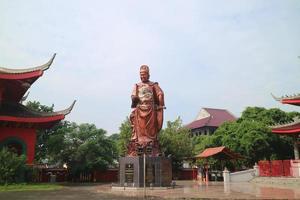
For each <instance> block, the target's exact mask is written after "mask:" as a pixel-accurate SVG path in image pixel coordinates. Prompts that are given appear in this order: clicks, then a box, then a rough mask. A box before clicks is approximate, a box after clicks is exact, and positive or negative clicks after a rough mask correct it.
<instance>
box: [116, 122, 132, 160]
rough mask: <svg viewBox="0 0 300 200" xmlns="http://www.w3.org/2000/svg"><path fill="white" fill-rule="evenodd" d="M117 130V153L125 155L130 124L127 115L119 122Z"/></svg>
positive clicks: (129, 135) (129, 136)
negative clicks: (118, 132) (118, 131)
mask: <svg viewBox="0 0 300 200" xmlns="http://www.w3.org/2000/svg"><path fill="white" fill-rule="evenodd" d="M119 130H120V134H119V139H118V141H117V148H118V153H119V156H125V155H126V153H127V146H128V143H129V141H130V138H131V124H130V121H129V118H128V117H127V118H126V120H125V121H124V122H123V123H122V124H121V126H120V127H119Z"/></svg>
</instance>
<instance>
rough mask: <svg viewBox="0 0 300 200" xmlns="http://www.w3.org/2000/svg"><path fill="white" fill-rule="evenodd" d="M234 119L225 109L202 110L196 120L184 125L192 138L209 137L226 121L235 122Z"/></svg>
mask: <svg viewBox="0 0 300 200" xmlns="http://www.w3.org/2000/svg"><path fill="white" fill-rule="evenodd" d="M235 120H236V117H235V116H234V115H233V114H231V113H230V112H229V111H227V110H225V109H216V108H202V109H201V110H200V112H199V114H198V115H197V117H196V119H195V120H194V121H193V122H191V123H189V124H188V125H186V127H187V128H189V129H190V130H191V134H192V136H200V135H211V134H213V133H214V132H215V131H216V129H217V128H218V127H219V126H221V125H222V124H223V123H224V122H226V121H235Z"/></svg>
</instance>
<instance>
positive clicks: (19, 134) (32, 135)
mask: <svg viewBox="0 0 300 200" xmlns="http://www.w3.org/2000/svg"><path fill="white" fill-rule="evenodd" d="M8 138H17V139H19V140H21V141H22V142H24V143H25V144H26V157H27V164H33V160H34V150H35V142H36V130H35V129H29V128H7V127H0V143H1V142H3V141H5V140H6V139H8Z"/></svg>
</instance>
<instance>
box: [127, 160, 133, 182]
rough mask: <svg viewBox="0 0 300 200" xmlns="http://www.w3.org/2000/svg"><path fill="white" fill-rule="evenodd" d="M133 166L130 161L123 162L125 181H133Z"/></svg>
mask: <svg viewBox="0 0 300 200" xmlns="http://www.w3.org/2000/svg"><path fill="white" fill-rule="evenodd" d="M133 172H134V166H133V164H132V163H130V164H125V182H126V183H133Z"/></svg>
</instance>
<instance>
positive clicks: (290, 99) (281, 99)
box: [271, 94, 300, 106]
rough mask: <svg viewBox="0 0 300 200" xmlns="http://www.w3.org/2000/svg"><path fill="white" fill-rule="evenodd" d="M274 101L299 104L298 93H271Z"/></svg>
mask: <svg viewBox="0 0 300 200" xmlns="http://www.w3.org/2000/svg"><path fill="white" fill-rule="evenodd" d="M271 95H272V96H273V98H274V99H275V100H276V101H279V102H281V103H282V104H291V105H295V106H300V94H294V95H286V96H282V97H275V96H274V95H273V94H271Z"/></svg>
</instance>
